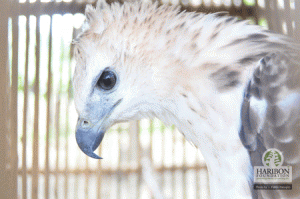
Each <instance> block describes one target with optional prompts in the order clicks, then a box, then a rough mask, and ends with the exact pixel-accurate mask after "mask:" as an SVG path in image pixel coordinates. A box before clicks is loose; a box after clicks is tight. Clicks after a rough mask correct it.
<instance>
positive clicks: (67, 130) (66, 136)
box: [64, 47, 100, 198]
mask: <svg viewBox="0 0 300 199" xmlns="http://www.w3.org/2000/svg"><path fill="white" fill-rule="evenodd" d="M71 57H72V54H71V47H70V51H69V58H70V59H69V71H68V78H69V80H70V81H69V85H68V94H67V98H68V99H67V106H66V124H65V139H66V141H65V153H66V154H65V157H66V158H65V165H66V167H65V184H64V187H65V192H64V194H65V195H64V198H66V197H67V196H68V183H69V178H68V176H69V175H68V170H69V161H68V154H69V142H68V139H69V131H70V129H69V108H70V103H71V92H72V91H71V89H72V86H71V84H72V82H71V79H72V77H71V76H72V70H71V69H72V67H71ZM99 148H100V147H99Z"/></svg>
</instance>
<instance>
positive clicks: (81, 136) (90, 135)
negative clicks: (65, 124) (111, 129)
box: [76, 120, 105, 159]
mask: <svg viewBox="0 0 300 199" xmlns="http://www.w3.org/2000/svg"><path fill="white" fill-rule="evenodd" d="M78 123H79V124H77V129H76V141H77V144H78V146H79V148H80V149H81V151H83V153H85V154H86V155H87V156H89V157H92V158H95V159H102V158H101V157H99V156H98V155H96V154H95V153H94V151H95V150H96V149H97V148H98V146H99V145H100V143H101V141H102V139H103V137H104V133H105V131H104V130H102V129H101V125H95V126H93V127H92V128H83V127H81V126H82V125H81V123H82V120H78Z"/></svg>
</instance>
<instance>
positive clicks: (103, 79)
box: [97, 69, 117, 91]
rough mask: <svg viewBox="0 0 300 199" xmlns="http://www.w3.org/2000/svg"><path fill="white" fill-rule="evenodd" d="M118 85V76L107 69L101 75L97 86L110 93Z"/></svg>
mask: <svg viewBox="0 0 300 199" xmlns="http://www.w3.org/2000/svg"><path fill="white" fill-rule="evenodd" d="M116 83H117V75H116V74H115V72H114V71H112V70H109V69H105V70H104V71H103V72H102V74H101V75H100V77H99V79H98V81H97V86H98V87H99V88H100V89H102V90H105V91H109V90H111V89H113V88H114V87H115V85H116Z"/></svg>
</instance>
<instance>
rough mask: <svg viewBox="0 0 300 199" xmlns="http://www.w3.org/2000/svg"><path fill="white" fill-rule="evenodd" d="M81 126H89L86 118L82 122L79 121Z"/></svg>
mask: <svg viewBox="0 0 300 199" xmlns="http://www.w3.org/2000/svg"><path fill="white" fill-rule="evenodd" d="M81 126H82V127H83V128H86V127H89V126H90V122H89V121H87V120H83V121H82V123H81Z"/></svg>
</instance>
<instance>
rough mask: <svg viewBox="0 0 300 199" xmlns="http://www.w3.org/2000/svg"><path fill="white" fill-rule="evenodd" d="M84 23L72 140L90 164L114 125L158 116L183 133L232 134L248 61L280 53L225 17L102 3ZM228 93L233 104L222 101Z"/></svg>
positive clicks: (256, 32)
mask: <svg viewBox="0 0 300 199" xmlns="http://www.w3.org/2000/svg"><path fill="white" fill-rule="evenodd" d="M86 18H87V19H86V22H85V24H84V26H83V32H82V33H81V35H80V36H79V37H78V38H77V39H76V40H75V41H74V44H75V57H76V60H77V65H76V69H75V74H74V79H73V85H74V93H75V105H76V109H77V112H78V114H79V119H78V124H77V130H76V140H77V143H78V145H79V147H80V149H81V150H82V151H83V152H84V153H85V154H87V155H88V156H91V157H93V158H100V157H99V156H97V155H96V154H94V152H93V151H94V150H95V149H96V148H97V147H98V146H99V144H100V142H101V140H102V138H103V136H104V133H105V131H106V130H107V129H108V128H109V127H110V126H112V125H113V124H115V123H117V122H123V121H129V120H133V119H141V118H142V117H158V118H159V119H161V120H163V121H164V122H166V123H173V124H175V125H176V126H177V127H178V128H179V129H180V131H182V132H183V133H184V132H193V131H195V129H196V131H199V129H202V130H203V129H205V130H206V131H212V132H213V131H218V130H220V129H226V128H228V129H229V128H231V127H232V126H233V125H232V123H233V122H236V120H237V118H238V117H239V114H235V113H238V112H239V110H240V104H241V99H242V91H243V88H244V87H245V85H246V84H247V82H248V80H249V74H250V73H251V71H253V68H254V67H253V66H255V64H254V63H256V62H257V61H258V60H259V59H260V58H261V57H263V56H264V55H266V54H267V51H268V48H274V49H276V48H280V47H281V46H280V45H279V44H277V43H276V41H275V40H274V38H273V37H272V34H271V33H268V32H266V31H264V30H262V29H261V28H259V27H258V26H254V25H247V23H246V22H243V21H238V20H237V19H236V18H235V17H230V16H224V13H216V14H209V15H205V14H197V13H188V12H182V13H180V12H179V8H178V7H174V6H167V5H163V6H160V7H158V5H157V4H156V3H154V4H152V3H141V2H135V3H124V4H123V5H120V4H119V3H113V4H112V5H108V4H106V3H105V1H104V0H102V1H101V0H100V1H99V2H98V4H97V6H96V8H93V7H92V6H87V8H86ZM231 91H232V92H231ZM229 92H231V93H230V98H231V99H230V100H236V102H235V104H234V103H231V102H230V103H228V101H224V100H222V98H226V99H227V96H226V93H227V94H228V93H229ZM221 107H223V108H224V107H226V108H227V109H228V110H226V111H224V110H221ZM200 124H201V125H202V126H199V125H200ZM225 124H226V125H227V126H226V125H225ZM197 125H198V126H197ZM216 125H219V126H218V127H216ZM236 126H237V125H235V126H234V127H236ZM236 128H237V127H236ZM197 129H198V130H197ZM197 133H199V132H197ZM207 135H208V136H211V135H210V133H209V132H207ZM186 137H187V139H189V140H192V141H193V142H196V141H195V140H196V139H200V137H201V136H194V135H192V134H189V135H188V136H187V134H186Z"/></svg>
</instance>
